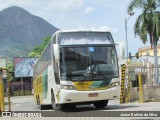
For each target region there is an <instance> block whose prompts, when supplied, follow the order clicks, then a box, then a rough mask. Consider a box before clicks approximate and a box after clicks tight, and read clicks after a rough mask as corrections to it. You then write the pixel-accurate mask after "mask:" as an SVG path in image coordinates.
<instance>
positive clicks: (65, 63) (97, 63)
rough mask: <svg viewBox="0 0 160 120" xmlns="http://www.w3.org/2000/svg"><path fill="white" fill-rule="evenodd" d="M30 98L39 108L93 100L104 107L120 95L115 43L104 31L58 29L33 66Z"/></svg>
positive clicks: (88, 102)
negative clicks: (32, 94)
mask: <svg viewBox="0 0 160 120" xmlns="http://www.w3.org/2000/svg"><path fill="white" fill-rule="evenodd" d="M33 87H34V98H35V102H36V103H37V105H39V108H40V109H44V106H45V105H52V108H53V109H54V110H63V109H65V108H75V107H76V105H80V104H93V105H94V106H95V107H96V108H105V107H106V106H107V104H108V101H109V100H112V99H118V98H119V97H120V79H119V68H118V58H117V52H116V44H115V43H114V41H113V38H112V35H111V33H110V32H107V31H96V30H59V31H57V32H56V33H54V35H53V36H52V37H51V40H50V42H49V44H48V45H47V47H46V48H45V50H44V51H43V53H42V55H41V57H40V58H39V60H38V61H37V63H36V65H35V67H34V77H33Z"/></svg>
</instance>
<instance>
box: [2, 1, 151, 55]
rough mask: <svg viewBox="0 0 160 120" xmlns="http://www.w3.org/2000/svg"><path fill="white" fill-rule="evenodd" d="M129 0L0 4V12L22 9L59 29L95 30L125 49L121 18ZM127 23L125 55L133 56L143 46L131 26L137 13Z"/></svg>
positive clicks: (126, 15) (12, 2) (137, 11)
mask: <svg viewBox="0 0 160 120" xmlns="http://www.w3.org/2000/svg"><path fill="white" fill-rule="evenodd" d="M130 1H131V0H5V1H4V0H0V3H1V4H0V11H1V10H3V9H5V8H7V7H11V6H18V7H22V8H24V9H25V10H27V11H28V12H30V13H31V14H33V15H35V16H39V17H42V18H43V19H44V20H46V21H47V22H49V23H50V24H52V25H53V26H55V27H57V28H59V29H65V30H66V29H98V30H107V31H110V32H111V33H112V36H113V39H114V41H115V43H120V42H122V43H124V45H125V47H126V37H125V36H126V32H125V18H126V19H128V18H129V17H130V16H129V15H128V13H127V7H128V5H129V3H130ZM134 12H135V14H134V16H131V17H130V18H129V19H128V21H127V28H128V29H127V36H128V39H127V40H128V51H129V52H131V53H132V55H135V53H136V52H137V51H138V48H140V47H144V46H146V45H149V43H147V44H146V45H144V44H143V43H142V42H141V41H140V39H139V37H138V36H135V35H134V23H135V21H136V18H137V17H138V15H139V14H140V13H141V10H135V11H134Z"/></svg>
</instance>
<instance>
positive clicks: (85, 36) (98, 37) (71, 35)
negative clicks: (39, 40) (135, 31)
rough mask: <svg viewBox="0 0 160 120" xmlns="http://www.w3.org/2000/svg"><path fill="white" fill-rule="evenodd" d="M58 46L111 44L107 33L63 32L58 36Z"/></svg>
mask: <svg viewBox="0 0 160 120" xmlns="http://www.w3.org/2000/svg"><path fill="white" fill-rule="evenodd" d="M58 42H59V44H60V45H74V44H75V45H79V44H113V40H112V37H111V34H110V33H109V32H66V33H65V32H64V33H60V34H59V39H58Z"/></svg>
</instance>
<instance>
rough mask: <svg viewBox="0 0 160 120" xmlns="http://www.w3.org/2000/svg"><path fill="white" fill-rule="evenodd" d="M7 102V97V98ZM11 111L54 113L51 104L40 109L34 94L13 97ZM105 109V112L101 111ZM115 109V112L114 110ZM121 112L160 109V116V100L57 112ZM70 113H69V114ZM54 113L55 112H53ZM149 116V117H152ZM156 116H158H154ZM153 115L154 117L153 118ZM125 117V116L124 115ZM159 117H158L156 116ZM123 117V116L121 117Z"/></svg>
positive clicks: (94, 114) (81, 114)
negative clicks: (35, 101)
mask: <svg viewBox="0 0 160 120" xmlns="http://www.w3.org/2000/svg"><path fill="white" fill-rule="evenodd" d="M5 101H6V102H7V98H5ZM5 110H6V111H7V110H8V105H6V106H5ZM11 111H34V112H43V111H45V112H46V113H48V115H49V114H52V113H56V112H53V111H54V110H52V108H51V106H47V107H46V109H45V110H41V111H40V110H39V108H38V106H37V105H36V104H35V103H34V98H33V96H18V97H11ZM102 111H103V113H101V112H102ZM114 111H115V112H114ZM116 111H117V112H121V113H125V112H129V111H136V112H139V111H148V112H149V111H155V112H157V111H159V113H158V116H160V102H146V103H138V102H135V103H128V104H119V100H118V99H117V100H110V101H109V103H108V106H107V107H106V108H104V109H96V108H95V107H94V106H93V105H78V106H77V107H76V109H75V110H73V111H72V110H71V111H65V112H64V111H63V112H58V113H56V115H57V114H59V116H58V117H63V116H64V117H65V114H66V113H67V115H70V116H75V115H76V116H77V117H81V116H82V117H87V116H90V117H91V116H96V115H97V116H102V117H103V116H108V115H109V116H110V115H111V116H113V115H112V114H113V113H116ZM68 113H69V114H68ZM52 115H54V114H52ZM150 117H151V116H150ZM150 117H149V118H150ZM153 117H156V116H153ZM153 117H152V118H153ZM123 118H124V117H123ZM156 118H157V117H156ZM121 119H122V118H121ZM159 119H160V117H159Z"/></svg>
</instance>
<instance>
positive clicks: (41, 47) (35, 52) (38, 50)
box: [28, 36, 51, 57]
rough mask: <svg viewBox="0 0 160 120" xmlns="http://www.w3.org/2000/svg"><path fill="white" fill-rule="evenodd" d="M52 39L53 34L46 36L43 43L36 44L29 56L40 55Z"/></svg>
mask: <svg viewBox="0 0 160 120" xmlns="http://www.w3.org/2000/svg"><path fill="white" fill-rule="evenodd" d="M50 40H51V36H48V37H46V38H44V39H43V43H42V44H41V45H38V46H35V47H34V48H33V50H32V51H31V52H30V53H29V54H28V57H40V56H41V54H42V52H43V50H44V49H45V47H46V46H47V44H48V43H49V42H50Z"/></svg>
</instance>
